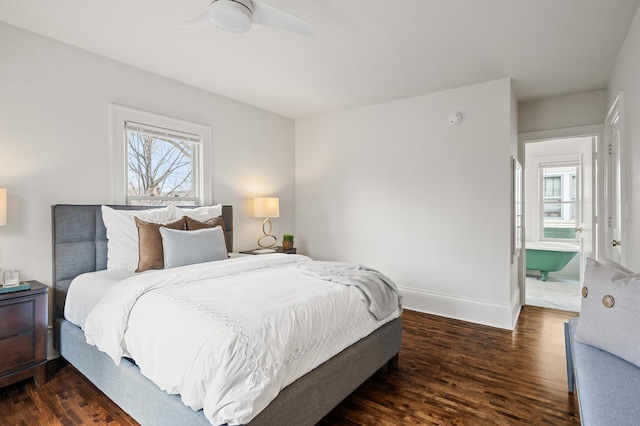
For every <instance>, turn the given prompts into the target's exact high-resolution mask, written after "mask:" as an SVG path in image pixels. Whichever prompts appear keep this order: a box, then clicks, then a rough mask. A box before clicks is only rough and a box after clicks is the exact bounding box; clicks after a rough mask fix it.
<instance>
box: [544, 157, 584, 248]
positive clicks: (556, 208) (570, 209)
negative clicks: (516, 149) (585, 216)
mask: <svg viewBox="0 0 640 426" xmlns="http://www.w3.org/2000/svg"><path fill="white" fill-rule="evenodd" d="M577 173H578V164H577V163H549V164H541V165H540V174H541V176H542V199H541V202H540V204H541V208H542V215H543V218H544V221H543V224H542V227H543V229H542V231H543V234H542V235H543V239H547V240H549V239H552V240H553V239H559V240H576V228H577V225H578V223H577V220H578V218H577V217H576V211H577V209H576V205H577V202H578V200H577V199H576V194H577V188H576V183H577V179H576V176H577Z"/></svg>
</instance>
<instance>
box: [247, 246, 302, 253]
mask: <svg viewBox="0 0 640 426" xmlns="http://www.w3.org/2000/svg"><path fill="white" fill-rule="evenodd" d="M272 248H273V249H275V251H268V252H263V251H262V250H264V249H254V250H247V251H241V252H240V253H242V254H271V253H284V254H296V253H297V252H298V249H297V248H295V247H294V248H292V249H289V250H285V249H283V248H282V246H277V247H272Z"/></svg>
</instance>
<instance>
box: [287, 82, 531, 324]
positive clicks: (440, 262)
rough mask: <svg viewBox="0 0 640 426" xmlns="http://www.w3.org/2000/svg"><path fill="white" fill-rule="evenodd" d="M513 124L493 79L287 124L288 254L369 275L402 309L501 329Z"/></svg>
mask: <svg viewBox="0 0 640 426" xmlns="http://www.w3.org/2000/svg"><path fill="white" fill-rule="evenodd" d="M453 111H460V112H461V113H462V114H463V117H464V118H463V122H462V123H461V124H459V125H457V126H451V125H449V124H448V123H447V117H448V115H449V113H451V112H453ZM514 114H515V105H514V101H513V98H512V93H511V83H510V80H509V79H502V80H497V81H492V82H488V83H483V84H478V85H473V86H468V87H463V88H459V89H454V90H448V91H444V92H439V93H434V94H429V95H424V96H418V97H414V98H410V99H404V100H399V101H395V102H388V103H383V104H378V105H373V106H369V107H363V108H356V109H351V110H346V111H340V112H335V113H331V114H327V115H323V116H318V117H312V118H307V119H301V120H297V121H296V179H295V181H296V209H295V210H296V241H297V245H298V247H299V248H300V249H301V251H304V252H306V253H307V254H309V255H311V256H312V257H314V258H318V259H326V260H338V261H347V262H356V263H362V264H365V265H369V266H371V267H374V268H376V269H379V270H380V271H382V272H383V273H385V274H387V275H388V276H389V277H391V278H392V279H393V280H394V281H395V282H396V283H397V284H398V285H399V286H400V287H401V291H402V293H403V295H404V296H405V301H404V302H405V306H406V307H407V308H410V309H416V310H420V311H427V312H432V313H436V314H440V315H445V316H449V317H454V318H461V319H465V320H470V321H474V322H479V323H485V324H490V325H494V326H498V327H503V328H511V327H512V326H513V319H514V310H516V311H517V309H518V308H519V306H517V304H518V300H517V295H516V293H517V292H518V290H517V288H518V287H517V283H516V284H514V285H513V286H512V285H511V282H510V281H511V279H512V274H513V273H512V271H511V269H512V268H511V217H510V216H511V196H510V191H511V185H510V180H511V176H510V164H511V163H510V162H511V155H512V153H514V152H517V143H516V138H515V132H513V131H511V127H512V125H513V123H515V119H514V118H513V116H514ZM516 275H517V273H516ZM515 278H516V279H517V276H516V277H515ZM514 299H515V302H514V303H515V304H516V306H512V302H513V301H514Z"/></svg>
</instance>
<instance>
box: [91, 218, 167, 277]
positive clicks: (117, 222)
mask: <svg viewBox="0 0 640 426" xmlns="http://www.w3.org/2000/svg"><path fill="white" fill-rule="evenodd" d="M174 215H175V207H174V206H167V207H163V208H159V209H149V210H116V209H112V208H111V207H108V206H102V221H103V222H104V226H105V227H106V228H107V240H108V241H107V269H110V270H123V271H130V272H135V270H136V268H137V267H138V228H137V227H136V222H135V220H134V219H133V218H134V217H138V218H139V219H141V220H144V221H146V222H154V223H167V222H169V221H171V220H172V219H173V216H174Z"/></svg>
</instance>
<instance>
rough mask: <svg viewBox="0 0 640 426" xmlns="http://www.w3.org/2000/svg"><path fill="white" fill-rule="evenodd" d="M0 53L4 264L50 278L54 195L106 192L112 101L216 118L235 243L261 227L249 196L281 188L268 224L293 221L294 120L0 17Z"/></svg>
mask: <svg viewBox="0 0 640 426" xmlns="http://www.w3.org/2000/svg"><path fill="white" fill-rule="evenodd" d="M0 58H1V60H0V61H1V62H0V187H6V188H7V189H8V192H9V218H8V224H7V226H4V227H0V268H14V269H19V270H20V271H21V273H22V278H24V279H36V280H39V281H41V282H43V283H45V284H48V285H50V284H51V225H50V222H51V219H50V214H51V213H50V206H51V205H52V204H56V203H85V204H87V203H109V202H113V200H114V198H113V194H111V182H112V176H111V165H110V159H109V155H110V150H109V115H108V114H109V103H111V102H113V103H117V104H120V105H125V106H130V107H133V108H137V109H141V110H144V111H150V112H154V113H158V114H163V115H168V116H171V117H175V118H179V119H183V120H188V121H192V122H196V123H201V124H205V125H208V126H210V127H211V128H212V130H213V131H212V134H213V155H214V161H213V164H211V165H210V166H211V167H212V168H213V197H214V202H215V203H224V204H231V205H233V206H234V219H235V240H234V242H235V249H236V250H242V249H250V248H253V247H256V239H257V237H258V236H259V235H260V234H261V232H262V231H261V229H262V228H261V219H257V218H253V217H250V215H251V208H250V207H251V203H250V200H249V199H250V198H251V197H253V196H258V195H261V196H266V195H268V196H277V197H280V218H278V219H274V220H273V224H274V234H275V235H278V236H281V235H282V233H283V232H292V231H293V229H294V214H293V209H294V123H293V121H292V120H290V119H287V118H284V117H281V116H278V115H275V114H272V113H269V112H266V111H263V110H260V109H257V108H254V107H250V106H248V105H246V104H242V103H240V102H237V101H233V100H230V99H227V98H224V97H221V96H219V95H215V94H212V93H208V92H205V91H202V90H199V89H195V88H193V87H190V86H187V85H184V84H180V83H177V82H175V81H172V80H169V79H166V78H163V77H159V76H157V75H154V74H151V73H148V72H145V71H141V70H139V69H136V68H133V67H130V66H127V65H124V64H122V63H119V62H115V61H113V60H110V59H106V58H104V57H100V56H97V55H94V54H91V53H88V52H86V51H83V50H80V49H77V48H74V47H71V46H69V45H66V44H62V43H59V42H57V41H54V40H52V39H48V38H44V37H42V36H39V35H35V34H33V33H29V32H26V31H23V30H20V29H17V28H15V27H12V26H9V25H6V24H3V23H0ZM167 60H171V59H170V58H167Z"/></svg>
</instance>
